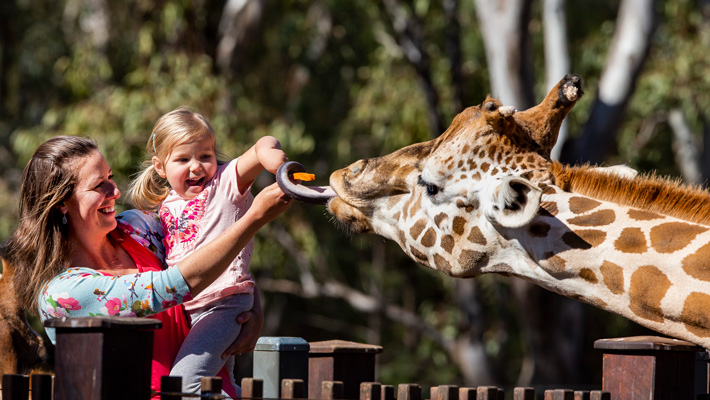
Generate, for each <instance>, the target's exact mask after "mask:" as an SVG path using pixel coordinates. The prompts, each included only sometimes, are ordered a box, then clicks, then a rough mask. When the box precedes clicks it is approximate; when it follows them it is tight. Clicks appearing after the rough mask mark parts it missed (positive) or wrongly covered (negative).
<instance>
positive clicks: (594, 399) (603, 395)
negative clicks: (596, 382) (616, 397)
mask: <svg viewBox="0 0 710 400" xmlns="http://www.w3.org/2000/svg"><path fill="white" fill-rule="evenodd" d="M589 400H611V393H609V392H605V391H603V390H592V391H591V392H590V393H589Z"/></svg>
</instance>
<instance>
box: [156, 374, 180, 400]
mask: <svg viewBox="0 0 710 400" xmlns="http://www.w3.org/2000/svg"><path fill="white" fill-rule="evenodd" d="M160 392H161V393H163V394H161V395H160V400H182V396H181V395H180V394H178V393H182V377H181V376H161V377H160Z"/></svg>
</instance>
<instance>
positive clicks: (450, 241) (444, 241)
mask: <svg viewBox="0 0 710 400" xmlns="http://www.w3.org/2000/svg"><path fill="white" fill-rule="evenodd" d="M454 244H455V242H454V237H453V236H451V235H444V236H442V237H441V248H442V249H444V250H446V252H447V253H449V254H451V251H452V250H453V249H454Z"/></svg>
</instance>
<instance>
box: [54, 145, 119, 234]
mask: <svg viewBox="0 0 710 400" xmlns="http://www.w3.org/2000/svg"><path fill="white" fill-rule="evenodd" d="M74 168H76V169H77V171H76V185H75V187H74V193H73V194H72V195H71V197H69V199H68V200H66V201H65V202H64V207H65V208H66V216H67V220H68V224H69V229H70V233H71V234H73V235H74V236H75V237H76V236H79V237H86V238H91V237H92V236H91V235H97V237H99V236H100V235H106V234H108V233H109V232H111V231H112V230H113V229H115V228H116V211H115V210H114V205H115V204H116V199H118V198H119V197H120V196H121V192H120V191H119V190H118V187H117V186H116V184H115V183H114V182H113V171H111V167H109V165H108V163H107V162H106V159H105V158H104V156H103V155H102V154H101V153H100V152H98V151H95V152H93V153H91V154H90V155H88V156H86V157H83V158H80V159H77V160H75V161H74ZM62 212H64V210H62Z"/></svg>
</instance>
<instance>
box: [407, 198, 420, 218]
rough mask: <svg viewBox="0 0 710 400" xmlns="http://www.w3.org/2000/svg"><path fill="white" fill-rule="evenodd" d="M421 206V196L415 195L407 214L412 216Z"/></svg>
mask: <svg viewBox="0 0 710 400" xmlns="http://www.w3.org/2000/svg"><path fill="white" fill-rule="evenodd" d="M421 208H422V196H418V197H417V201H415V202H414V205H412V207H411V208H410V209H409V216H410V217H412V216H414V215H416V213H417V212H419V210H421Z"/></svg>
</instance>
